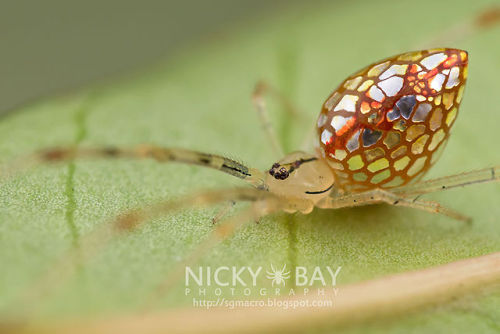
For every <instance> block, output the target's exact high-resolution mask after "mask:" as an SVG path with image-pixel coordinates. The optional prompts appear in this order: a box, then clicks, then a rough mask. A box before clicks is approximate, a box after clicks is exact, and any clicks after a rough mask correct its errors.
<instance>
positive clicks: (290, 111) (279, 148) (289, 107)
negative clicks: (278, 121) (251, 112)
mask: <svg viewBox="0 0 500 334" xmlns="http://www.w3.org/2000/svg"><path fill="white" fill-rule="evenodd" d="M265 95H269V96H271V97H273V98H275V99H276V100H278V101H279V102H280V103H281V104H282V105H283V107H284V109H285V111H286V112H287V116H289V117H293V118H297V117H298V116H299V115H300V113H299V112H298V111H297V109H296V108H295V107H294V105H293V103H292V102H290V100H289V99H288V98H287V97H286V96H285V95H283V94H282V93H281V92H280V91H279V90H277V89H275V88H274V87H272V86H271V85H269V84H268V83H266V82H264V81H259V82H258V83H257V84H256V85H255V89H254V91H253V94H252V102H253V105H254V107H255V110H256V111H257V114H258V115H259V120H260V122H261V123H262V128H263V130H264V132H265V133H266V135H267V137H268V139H269V141H270V142H271V146H272V148H273V151H274V153H275V154H276V155H277V156H278V157H280V158H281V157H282V156H283V155H284V150H283V145H282V144H281V143H280V141H279V140H278V136H277V135H276V132H275V130H274V127H273V125H272V123H271V120H270V119H269V113H268V109H267V106H266V102H265V99H264V96H265Z"/></svg>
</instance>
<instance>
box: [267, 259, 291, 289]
mask: <svg viewBox="0 0 500 334" xmlns="http://www.w3.org/2000/svg"><path fill="white" fill-rule="evenodd" d="M266 277H267V278H268V279H270V280H272V281H273V282H272V286H274V283H276V284H277V285H281V284H283V285H286V280H287V279H289V278H290V271H286V264H284V265H283V269H281V270H280V269H275V268H274V266H273V264H272V263H271V271H267V275H266Z"/></svg>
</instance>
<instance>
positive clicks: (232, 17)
mask: <svg viewBox="0 0 500 334" xmlns="http://www.w3.org/2000/svg"><path fill="white" fill-rule="evenodd" d="M299 2H300V1H298V0H275V1H265V0H237V1H232V0H210V1H206V0H187V1H179V0H175V1H171V0H168V1H161V0H146V1H133V0H105V1H99V0H89V1H64V0H46V1H25V0H22V1H14V0H3V1H2V2H1V10H0V43H1V44H0V45H1V48H0V50H1V52H0V78H1V79H0V114H4V113H6V112H8V111H10V110H12V109H15V107H17V106H19V105H20V104H23V103H25V102H27V101H30V100H33V99H36V98H38V97H41V96H46V95H53V94H61V93H62V92H64V91H68V90H72V89H75V88H77V87H81V86H83V85H85V84H87V83H90V82H94V81H101V80H103V79H106V78H107V77H109V76H113V77H114V76H117V75H120V73H122V72H124V71H127V72H129V71H131V70H134V69H138V68H142V67H144V66H146V65H147V64H151V63H152V62H157V61H159V60H164V59H165V58H167V57H168V56H170V55H171V54H172V53H175V51H176V50H177V49H179V48H182V47H183V46H186V45H189V44H194V43H196V42H198V41H203V40H207V39H222V38H224V35H225V34H226V33H227V32H228V29H230V30H233V29H234V27H235V26H238V25H242V24H245V22H248V21H252V22H255V21H257V22H255V23H257V24H258V21H259V20H263V19H265V18H266V17H269V16H272V15H276V14H277V13H279V12H280V11H283V10H285V9H286V8H288V7H291V6H294V5H296V4H297V3H299ZM319 2H321V1H318V0H313V1H308V6H314V5H315V4H317V3H319Z"/></svg>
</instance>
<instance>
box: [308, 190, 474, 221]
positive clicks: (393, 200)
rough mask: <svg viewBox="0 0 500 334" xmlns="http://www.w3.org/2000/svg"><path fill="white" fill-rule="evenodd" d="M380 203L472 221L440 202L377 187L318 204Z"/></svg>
mask: <svg viewBox="0 0 500 334" xmlns="http://www.w3.org/2000/svg"><path fill="white" fill-rule="evenodd" d="M378 203H386V204H390V205H396V206H404V207H408V208H413V209H419V210H423V211H427V212H430V213H440V214H443V215H446V216H448V217H450V218H453V219H456V220H460V221H466V222H468V221H470V220H471V219H470V217H467V216H465V215H463V214H461V213H459V212H457V211H455V210H452V209H449V208H446V207H444V206H442V205H441V204H439V203H438V202H432V201H421V200H418V199H416V198H415V199H412V198H409V197H404V196H401V195H398V194H396V193H393V192H391V191H388V190H382V189H375V190H369V191H365V192H360V193H354V194H349V195H343V196H337V197H327V198H325V199H324V200H322V201H321V202H319V203H318V204H317V206H318V207H320V208H324V209H338V208H346V207H356V206H364V205H371V204H378Z"/></svg>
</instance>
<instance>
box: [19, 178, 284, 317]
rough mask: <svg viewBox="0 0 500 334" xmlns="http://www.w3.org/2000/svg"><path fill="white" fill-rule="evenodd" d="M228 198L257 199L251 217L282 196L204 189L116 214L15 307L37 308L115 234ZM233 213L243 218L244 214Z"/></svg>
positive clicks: (226, 227)
mask: <svg viewBox="0 0 500 334" xmlns="http://www.w3.org/2000/svg"><path fill="white" fill-rule="evenodd" d="M227 201H249V202H255V203H254V204H253V205H252V206H251V212H250V213H251V215H250V216H249V217H253V216H254V215H255V216H256V217H262V216H265V215H266V214H267V213H268V212H269V213H270V212H274V211H279V210H281V204H280V203H281V201H280V199H278V198H277V197H276V196H274V195H272V194H270V193H269V192H267V191H264V190H258V189H254V188H230V189H222V190H212V191H204V192H200V193H198V194H194V195H190V196H185V197H181V198H178V199H173V200H168V201H164V202H160V203H157V204H154V205H150V206H147V207H144V208H140V209H136V210H131V211H128V212H126V213H125V214H121V215H119V216H117V217H116V218H114V219H113V220H111V221H110V222H109V223H105V224H101V225H100V226H98V227H97V228H96V229H94V230H93V231H92V232H90V233H89V234H87V235H85V236H84V237H83V238H82V239H81V240H80V244H79V247H78V249H76V248H72V249H70V250H69V251H67V252H65V253H64V254H62V256H61V258H60V259H59V260H58V261H56V263H54V264H53V265H52V266H50V268H48V270H47V273H46V274H45V275H42V277H41V278H39V279H37V280H35V282H34V283H33V284H32V285H31V286H28V287H27V288H26V289H25V290H24V291H23V293H22V295H21V296H18V298H16V300H14V303H13V304H14V307H16V308H17V307H19V309H22V310H23V312H25V311H32V312H36V307H37V306H38V303H39V302H41V301H42V300H43V299H44V298H43V297H44V296H46V295H47V294H48V293H50V291H52V290H54V289H55V288H56V286H60V285H61V284H63V282H64V281H65V280H67V279H68V278H70V277H71V276H72V275H73V273H74V272H75V270H76V269H77V267H79V268H81V267H82V266H84V265H85V263H87V262H88V261H89V260H90V259H92V258H94V257H95V255H96V254H97V253H98V252H99V251H101V250H102V249H103V248H105V247H106V245H108V244H109V242H110V241H111V240H113V239H114V238H115V237H117V236H119V235H121V234H123V233H129V232H131V231H134V230H135V229H137V228H139V227H140V226H142V225H143V224H144V223H146V222H147V221H149V220H151V219H154V218H155V217H158V216H163V215H168V214H172V213H174V212H175V211H179V210H181V209H185V208H189V207H195V206H196V207H202V206H210V205H213V204H217V203H221V202H227ZM234 217H239V218H241V219H243V218H244V217H242V215H236V216H234ZM239 218H231V219H229V220H227V223H224V222H221V223H219V224H218V225H216V227H215V228H214V231H213V232H212V234H214V233H215V234H214V235H215V236H217V237H221V238H222V237H225V236H226V235H230V234H231V233H232V231H233V230H235V229H236V228H237V227H238V222H237V221H236V222H235V220H236V219H239ZM212 238H213V237H212ZM75 259H78V261H77V265H75ZM26 309H27V310H26Z"/></svg>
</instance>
